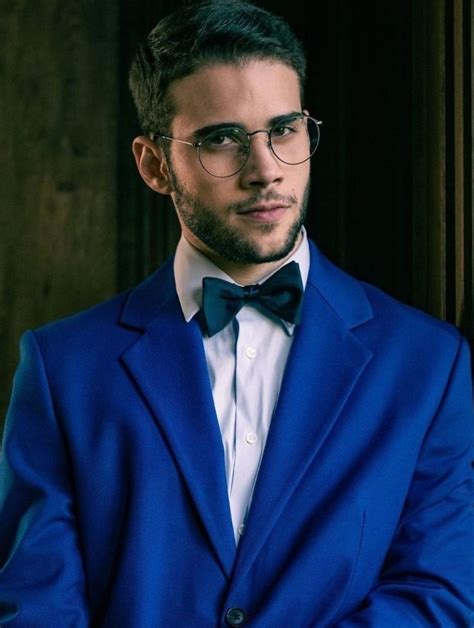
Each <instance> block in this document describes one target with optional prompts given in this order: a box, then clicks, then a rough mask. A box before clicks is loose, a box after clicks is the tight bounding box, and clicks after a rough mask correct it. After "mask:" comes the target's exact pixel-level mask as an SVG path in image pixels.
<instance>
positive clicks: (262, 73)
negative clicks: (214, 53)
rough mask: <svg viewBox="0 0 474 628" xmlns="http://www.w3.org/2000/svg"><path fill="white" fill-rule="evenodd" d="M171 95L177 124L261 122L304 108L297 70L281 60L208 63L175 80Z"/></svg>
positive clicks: (244, 123)
mask: <svg viewBox="0 0 474 628" xmlns="http://www.w3.org/2000/svg"><path fill="white" fill-rule="evenodd" d="M169 96H170V98H171V102H172V106H173V110H174V114H175V116H174V117H175V121H176V124H177V125H178V126H181V125H184V126H189V125H191V126H192V125H196V124H199V126H205V125H207V124H214V123H218V122H238V123H240V124H242V125H246V124H250V125H252V124H254V123H256V122H257V121H258V123H259V124H262V123H268V121H270V120H271V119H273V118H275V117H276V116H279V115H282V114H285V113H289V112H292V111H295V110H301V100H300V85H299V80H298V75H297V73H296V72H295V70H293V68H291V67H289V66H288V65H286V64H284V63H282V62H279V61H274V60H268V59H252V60H251V61H247V62H245V63H241V64H236V63H213V64H209V65H206V66H204V67H202V68H200V69H199V70H198V71H196V72H195V73H194V74H191V75H189V76H186V77H184V78H182V79H179V80H177V81H175V82H174V83H173V84H172V85H171V87H170V92H169Z"/></svg>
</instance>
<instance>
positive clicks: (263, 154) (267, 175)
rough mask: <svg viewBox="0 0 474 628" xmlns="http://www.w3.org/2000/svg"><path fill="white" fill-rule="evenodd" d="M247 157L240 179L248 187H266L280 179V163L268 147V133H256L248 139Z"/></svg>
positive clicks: (281, 173)
mask: <svg viewBox="0 0 474 628" xmlns="http://www.w3.org/2000/svg"><path fill="white" fill-rule="evenodd" d="M249 143H250V145H249V151H250V152H249V156H248V160H247V163H246V164H245V166H244V168H243V170H242V175H241V179H242V182H243V184H244V185H247V186H250V187H257V186H260V187H267V186H269V185H271V184H274V183H277V182H279V181H280V180H281V179H282V175H283V172H282V166H283V164H282V162H281V161H280V160H279V159H278V158H277V157H276V156H275V154H274V152H273V151H272V148H271V145H270V136H269V134H268V131H257V132H255V133H253V134H252V136H251V137H250V138H249Z"/></svg>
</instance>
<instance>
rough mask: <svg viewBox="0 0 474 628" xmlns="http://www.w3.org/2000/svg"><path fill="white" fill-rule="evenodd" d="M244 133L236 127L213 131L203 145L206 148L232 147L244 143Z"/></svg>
mask: <svg viewBox="0 0 474 628" xmlns="http://www.w3.org/2000/svg"><path fill="white" fill-rule="evenodd" d="M242 142H243V140H242V134H241V133H239V132H238V131H237V130H235V129H226V130H222V131H219V132H216V133H211V134H210V135H208V136H207V137H205V138H204V139H203V141H202V143H201V145H202V146H203V147H205V148H214V149H216V148H232V147H235V146H241V145H242Z"/></svg>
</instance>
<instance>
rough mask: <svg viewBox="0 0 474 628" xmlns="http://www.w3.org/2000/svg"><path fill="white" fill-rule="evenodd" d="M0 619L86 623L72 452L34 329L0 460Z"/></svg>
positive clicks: (11, 623) (25, 346)
mask: <svg viewBox="0 0 474 628" xmlns="http://www.w3.org/2000/svg"><path fill="white" fill-rule="evenodd" d="M0 624H1V625H2V626H5V627H6V626H8V628H10V627H12V628H13V627H17V626H18V627H21V628H24V627H27V626H61V627H62V628H69V627H71V628H72V627H74V628H82V627H85V626H87V625H88V610H87V601H86V595H85V582H84V572H83V567H82V561H81V553H80V548H79V539H78V531H77V527H76V517H75V504H74V493H73V488H72V482H71V469H70V465H69V463H68V452H67V447H66V444H65V439H64V437H63V434H62V432H61V427H60V425H59V424H58V419H57V417H56V415H55V410H54V404H53V400H52V397H51V394H50V390H49V386H48V380H47V376H46V372H45V367H44V364H43V360H42V357H41V354H40V350H39V347H38V344H37V342H36V339H35V336H34V334H33V332H27V333H26V334H25V335H24V337H23V338H22V341H21V360H20V365H19V367H18V370H17V373H16V375H15V379H14V385H13V393H12V398H11V403H10V407H9V411H8V415H7V421H6V426H5V434H4V441H3V448H2V452H1V458H0Z"/></svg>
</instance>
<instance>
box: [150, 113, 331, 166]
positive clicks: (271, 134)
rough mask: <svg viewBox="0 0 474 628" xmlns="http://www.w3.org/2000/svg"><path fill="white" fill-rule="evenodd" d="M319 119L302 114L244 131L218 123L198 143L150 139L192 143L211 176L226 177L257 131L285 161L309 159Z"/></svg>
mask: <svg viewBox="0 0 474 628" xmlns="http://www.w3.org/2000/svg"><path fill="white" fill-rule="evenodd" d="M321 124H322V121H321V120H316V119H315V118H311V117H310V116H308V115H306V114H304V113H298V114H293V115H291V116H284V117H282V118H280V119H279V120H278V122H276V123H275V124H274V125H273V126H272V127H271V129H270V130H269V131H268V130H267V129H258V130H257V131H253V132H252V133H247V132H246V131H244V130H243V129H242V128H241V127H238V126H226V125H223V126H219V127H218V128H215V129H212V130H211V131H209V132H207V133H205V134H204V136H203V137H202V139H200V141H198V142H189V141H186V140H180V139H177V138H176V137H170V136H169V135H163V134H162V133H154V134H152V135H151V136H150V137H151V139H152V140H155V138H157V137H158V138H161V139H164V140H170V141H173V142H179V143H180V144H187V145H188V146H192V147H193V148H195V149H196V150H197V152H198V157H199V161H200V162H201V166H202V167H203V168H204V170H205V171H206V172H208V173H209V174H210V175H212V176H214V177H219V178H226V177H232V176H233V175H235V174H237V173H238V172H240V171H241V170H242V169H243V167H244V166H245V164H246V163H247V161H248V158H249V155H250V138H251V137H252V136H253V135H256V134H257V133H266V134H267V136H268V146H269V148H270V149H271V151H272V153H273V154H274V155H275V157H276V158H277V159H279V160H280V161H281V162H283V163H284V164H288V165H291V166H297V165H298V164H302V163H304V162H305V161H308V159H310V158H311V157H312V156H313V155H314V153H315V152H316V149H317V147H318V144H319V137H320V131H319V127H320V125H321Z"/></svg>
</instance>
